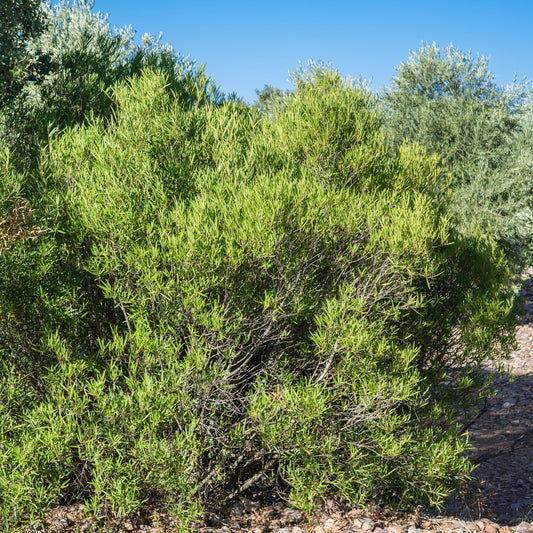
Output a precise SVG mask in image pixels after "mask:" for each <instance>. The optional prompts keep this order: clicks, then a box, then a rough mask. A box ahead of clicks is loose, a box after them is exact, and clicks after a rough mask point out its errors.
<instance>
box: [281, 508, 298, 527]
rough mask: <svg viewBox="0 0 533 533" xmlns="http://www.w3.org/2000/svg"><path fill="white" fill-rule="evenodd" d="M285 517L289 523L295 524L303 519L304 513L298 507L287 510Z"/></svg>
mask: <svg viewBox="0 0 533 533" xmlns="http://www.w3.org/2000/svg"><path fill="white" fill-rule="evenodd" d="M283 514H284V518H285V521H286V522H288V523H289V524H294V523H296V522H299V521H300V520H301V519H302V513H301V512H300V511H298V510H297V509H289V510H287V511H285V513H283Z"/></svg>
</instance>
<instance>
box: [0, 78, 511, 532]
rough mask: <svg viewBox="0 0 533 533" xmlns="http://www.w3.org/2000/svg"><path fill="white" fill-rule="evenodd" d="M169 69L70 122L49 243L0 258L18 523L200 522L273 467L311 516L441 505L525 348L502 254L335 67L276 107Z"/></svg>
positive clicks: (5, 460)
mask: <svg viewBox="0 0 533 533" xmlns="http://www.w3.org/2000/svg"><path fill="white" fill-rule="evenodd" d="M166 83H167V79H166V78H165V77H164V76H163V75H162V74H161V73H154V72H150V71H145V72H144V73H143V74H142V75H141V76H139V77H137V78H135V79H133V80H131V81H130V82H127V83H121V84H118V85H116V86H115V88H114V90H113V93H112V95H111V97H112V98H113V101H114V103H115V105H116V110H117V111H116V119H115V120H114V121H113V123H111V124H106V123H105V122H104V121H103V120H101V119H94V120H93V121H92V123H91V124H88V125H84V126H78V127H75V128H71V129H68V130H66V131H65V132H64V134H62V135H60V134H55V135H54V136H53V138H52V139H51V141H50V147H49V152H46V153H44V154H43V158H42V162H41V168H40V172H41V180H40V183H41V184H42V190H41V195H40V198H41V201H40V203H38V204H37V202H36V208H37V206H38V209H39V218H38V220H39V223H40V225H41V226H42V227H43V228H44V229H46V233H45V234H43V235H39V238H38V240H37V241H36V242H33V241H28V240H22V239H20V240H18V241H17V242H16V243H15V244H16V246H15V245H13V246H12V249H11V250H10V252H9V253H8V254H4V255H3V256H2V258H0V263H1V264H0V267H1V269H2V273H4V274H5V278H4V281H3V285H2V286H1V292H0V302H1V306H2V307H1V316H2V320H3V322H2V327H3V329H4V331H6V332H8V333H9V334H11V340H10V341H9V342H4V344H3V345H2V350H3V352H2V353H3V354H5V356H4V360H6V361H8V364H5V365H4V367H3V369H2V370H1V371H0V372H1V374H0V379H1V380H2V387H1V388H0V395H1V398H0V405H1V408H0V409H1V411H0V414H1V417H2V424H1V429H0V431H1V432H2V433H1V434H0V457H1V460H0V468H1V470H0V512H1V515H0V516H2V520H3V524H7V528H9V527H10V525H12V524H14V523H16V522H18V521H20V520H27V519H29V518H31V517H32V516H38V515H40V514H41V513H42V512H44V510H45V509H46V508H47V507H49V506H50V505H54V504H57V503H60V502H69V501H85V502H86V504H87V506H88V509H89V510H90V511H91V512H93V513H94V514H96V515H98V514H99V513H101V512H102V509H104V508H110V509H112V510H113V511H114V512H115V513H117V514H120V515H124V514H127V513H130V512H134V511H136V510H139V509H140V508H142V507H143V506H145V505H147V504H148V503H151V504H153V503H158V504H159V505H161V506H163V507H164V508H166V509H170V510H171V511H172V512H174V513H175V514H176V515H177V516H178V517H179V518H180V520H181V523H182V526H183V528H184V529H185V528H186V527H187V526H188V524H189V523H190V520H193V519H194V518H195V517H196V516H197V513H198V512H199V510H200V509H201V507H202V505H203V504H205V503H209V502H227V501H229V500H230V499H231V498H233V497H234V496H236V495H237V494H239V493H240V492H242V491H244V490H246V488H248V487H250V486H252V485H253V484H254V483H257V482H258V481H260V480H267V481H268V482H269V483H271V485H272V486H273V487H276V488H277V489H278V491H279V493H280V494H282V495H284V497H285V498H287V499H288V500H289V501H290V502H291V503H292V504H294V505H296V506H299V507H300V508H302V509H304V510H305V511H307V512H312V510H313V508H314V505H315V504H316V501H317V499H320V498H324V497H326V495H328V494H334V495H336V496H338V497H339V498H341V499H344V500H348V501H349V502H351V503H353V504H363V503H365V502H367V501H369V500H371V499H375V500H377V501H379V502H381V503H383V502H389V503H392V504H394V505H397V506H399V507H409V506H413V505H416V504H418V503H425V504H430V503H439V502H442V500H443V498H444V497H445V496H446V495H447V494H448V493H449V491H450V490H452V489H453V487H454V486H455V484H456V483H457V482H458V480H460V479H461V478H462V477H463V476H464V475H466V474H467V473H468V471H469V470H470V468H471V465H470V464H469V463H468V461H467V460H466V459H465V456H464V453H463V452H464V450H465V449H466V447H467V442H466V440H465V438H464V437H463V436H462V435H461V434H460V425H459V422H458V419H457V418H456V417H457V416H463V417H464V416H465V415H466V416H468V415H469V414H472V412H473V411H472V408H473V406H475V405H476V403H477V401H478V400H479V397H480V395H482V394H485V393H486V390H485V387H486V385H487V383H486V381H484V380H483V374H482V373H481V372H480V365H481V363H482V361H484V360H485V359H487V358H489V359H490V358H492V359H498V358H499V357H501V356H504V355H505V354H507V353H508V352H509V350H510V347H511V345H512V332H513V320H512V314H511V313H510V304H509V303H508V302H509V300H508V297H509V292H508V291H509V287H510V281H509V279H510V278H509V276H510V274H509V270H508V268H507V265H506V262H505V260H504V259H503V257H502V256H501V254H500V253H499V252H498V251H497V249H495V248H494V246H493V245H492V244H491V243H490V242H486V241H484V240H483V239H481V238H480V237H476V236H473V235H472V236H469V237H468V238H466V237H460V236H457V235H455V234H454V233H453V231H452V229H451V227H450V224H449V222H448V219H447V217H446V214H445V213H446V211H445V205H444V204H443V197H444V191H442V190H441V188H440V187H441V185H440V184H439V175H440V167H439V164H438V161H437V159H435V158H433V157H430V156H427V155H426V154H425V152H424V151H423V150H422V149H421V148H419V147H417V146H409V145H404V146H403V147H402V148H401V150H400V151H399V152H398V154H396V155H394V156H392V155H390V154H388V153H387V150H386V149H385V147H384V142H383V137H382V134H381V132H380V117H379V116H377V115H376V110H375V108H376V105H375V102H374V101H373V99H372V97H371V96H370V95H369V94H368V93H366V92H365V91H364V90H362V89H361V88H358V87H356V86H353V85H351V84H349V83H347V82H345V80H342V79H341V78H340V77H339V76H338V75H337V74H336V73H334V72H325V73H323V75H321V76H320V77H319V78H316V79H311V80H305V81H303V82H302V83H300V84H299V85H298V87H297V90H296V91H295V93H294V98H291V100H290V101H289V102H288V103H287V105H286V107H285V108H284V110H282V111H280V112H279V113H278V114H277V117H276V120H275V121H268V120H261V118H260V115H259V113H258V112H257V111H256V110H253V109H248V108H246V107H244V106H242V105H240V104H239V103H235V102H227V103H225V104H224V105H222V106H219V107H216V106H212V105H206V106H200V105H192V106H191V105H188V106H185V105H184V104H183V103H181V102H180V101H179V99H175V98H173V96H172V93H169V92H168V91H166V90H165V85H166ZM6 179H7V178H6ZM54 254H56V255H55V256H54ZM24 261H27V264H26V265H25V266H24V269H22V268H21V266H20V265H22V264H23V262H24ZM17 265H19V266H18V267H17ZM24 276H26V278H27V280H26V281H25V283H26V285H25V286H27V288H28V292H27V293H26V292H24V293H23V294H22V295H21V296H22V297H21V298H19V299H20V300H21V303H20V304H17V305H18V307H17V306H16V305H15V304H14V302H15V300H16V296H15V295H14V290H15V288H16V287H17V286H18V285H19V284H20V280H24ZM28 307H35V308H37V309H38V313H39V315H38V318H39V321H38V320H37V315H36V314H35V313H36V312H34V311H32V310H31V309H30V310H28V309H27V308H28ZM12 308H15V309H16V310H17V309H18V311H17V313H18V314H16V313H15V315H16V316H17V320H18V321H13V320H12V319H11V318H10V317H13V316H14V311H12ZM20 308H22V309H23V310H24V312H22V310H20ZM25 327H28V328H29V329H30V333H29V338H30V339H31V342H28V343H26V344H23V343H22V341H21V340H19V338H18V337H16V336H15V334H14V330H15V329H17V330H23V331H24V328H25ZM6 338H7V337H6ZM22 362H24V364H22Z"/></svg>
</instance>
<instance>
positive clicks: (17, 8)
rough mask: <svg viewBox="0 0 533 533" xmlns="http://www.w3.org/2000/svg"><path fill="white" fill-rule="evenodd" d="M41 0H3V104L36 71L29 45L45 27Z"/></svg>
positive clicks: (0, 37) (0, 15) (0, 55)
mask: <svg viewBox="0 0 533 533" xmlns="http://www.w3.org/2000/svg"><path fill="white" fill-rule="evenodd" d="M43 23H44V17H43V13H42V10H41V1H40V0H4V1H2V2H1V3H0V106H2V107H3V106H4V105H6V104H7V103H8V102H9V101H10V100H11V99H12V98H13V97H14V96H15V95H16V94H17V92H18V90H20V87H21V86H22V84H23V82H24V80H26V79H27V78H28V77H31V75H32V73H33V72H35V70H36V66H35V65H34V63H35V59H34V58H31V57H29V55H28V53H27V49H26V44H27V41H28V39H30V38H31V37H34V36H36V35H37V34H38V33H39V32H40V31H42V29H43Z"/></svg>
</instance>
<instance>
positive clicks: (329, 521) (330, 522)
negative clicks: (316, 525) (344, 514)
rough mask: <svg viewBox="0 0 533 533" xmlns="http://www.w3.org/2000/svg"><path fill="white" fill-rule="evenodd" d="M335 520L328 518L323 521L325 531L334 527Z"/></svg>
mask: <svg viewBox="0 0 533 533" xmlns="http://www.w3.org/2000/svg"><path fill="white" fill-rule="evenodd" d="M335 524H336V522H335V520H333V518H328V519H327V520H326V521H325V522H324V529H325V530H326V531H331V530H332V529H335Z"/></svg>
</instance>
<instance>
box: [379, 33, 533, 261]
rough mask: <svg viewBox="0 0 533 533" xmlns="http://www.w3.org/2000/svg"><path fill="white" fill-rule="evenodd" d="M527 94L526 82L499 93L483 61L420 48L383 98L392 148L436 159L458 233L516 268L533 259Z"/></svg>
mask: <svg viewBox="0 0 533 533" xmlns="http://www.w3.org/2000/svg"><path fill="white" fill-rule="evenodd" d="M527 89H528V85H527V83H525V82H521V83H514V84H513V85H512V86H510V87H507V88H505V89H504V88H502V87H500V86H499V85H498V84H497V83H496V81H495V77H494V76H493V75H492V74H491V73H490V72H489V70H488V61H487V59H486V58H485V57H478V58H474V57H472V55H471V54H465V53H463V52H461V51H459V50H457V49H456V48H454V47H453V46H452V45H450V46H449V47H447V48H446V50H441V49H440V48H439V47H438V46H437V45H435V44H432V45H429V44H425V45H423V46H422V47H421V48H420V49H419V50H417V51H415V52H411V54H410V55H409V58H408V60H407V61H406V62H405V63H401V64H400V65H399V66H398V68H397V74H396V76H395V77H393V78H392V81H391V87H390V89H389V90H388V91H387V92H386V94H385V103H386V109H387V115H386V120H385V123H386V128H387V134H388V137H389V139H390V140H391V141H392V143H393V144H395V145H396V146H399V145H401V143H402V142H403V140H404V139H410V140H412V141H416V142H418V143H420V144H422V145H423V146H425V147H427V148H428V150H430V151H432V152H434V153H437V154H439V155H440V156H441V157H442V159H443V161H444V163H445V165H446V169H447V171H448V175H449V176H451V189H452V192H453V195H452V200H451V205H450V209H451V214H452V215H453V216H454V218H455V220H456V223H457V225H458V227H459V228H461V229H462V230H465V231H468V230H471V229H472V228H474V227H479V228H481V230H482V231H483V232H484V233H485V234H486V235H490V236H492V237H493V238H494V239H496V240H497V241H498V242H499V243H500V244H502V245H503V246H504V247H505V249H506V250H507V251H508V253H510V254H511V255H512V256H513V257H514V258H515V259H517V260H518V261H519V262H524V261H531V260H533V237H532V236H533V225H532V224H533V218H532V216H533V174H532V172H531V165H532V163H533V156H531V154H532V153H533V152H531V137H530V136H527V135H524V133H525V130H524V126H523V121H522V115H523V114H524V112H525V111H526V109H527V106H526V104H527V102H528V91H527Z"/></svg>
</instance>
